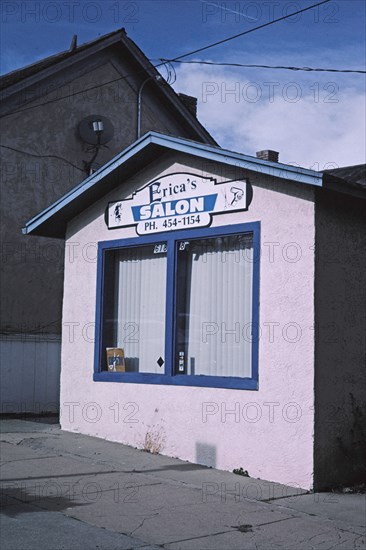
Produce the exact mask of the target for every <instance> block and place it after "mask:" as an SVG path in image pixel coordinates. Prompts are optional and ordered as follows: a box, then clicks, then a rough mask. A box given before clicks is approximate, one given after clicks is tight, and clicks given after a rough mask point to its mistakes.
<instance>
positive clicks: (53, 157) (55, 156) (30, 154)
mask: <svg viewBox="0 0 366 550" xmlns="http://www.w3.org/2000/svg"><path fill="white" fill-rule="evenodd" d="M0 147H1V148H2V149H9V150H10V151H14V152H15V153H21V154H22V155H29V156H30V157H35V158H40V159H43V158H51V159H57V160H62V161H63V162H66V163H67V164H70V166H72V167H73V168H76V170H80V172H84V170H83V169H82V168H80V167H79V166H76V164H73V163H72V162H70V161H69V160H67V159H65V158H63V157H59V156H57V155H36V154H34V153H30V152H29V151H21V150H20V149H15V148H14V147H9V146H8V145H0Z"/></svg>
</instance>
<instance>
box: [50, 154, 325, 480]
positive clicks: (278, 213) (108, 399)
mask: <svg viewBox="0 0 366 550" xmlns="http://www.w3.org/2000/svg"><path fill="white" fill-rule="evenodd" d="M187 159H188V157H186V158H185V160H183V158H182V157H176V159H175V160H176V163H175V164H174V165H172V162H173V159H172V160H171V161H165V163H164V165H162V164H160V165H159V164H158V163H156V165H155V166H152V167H150V168H149V170H148V171H146V172H145V173H144V172H141V173H140V174H139V175H138V177H136V176H135V178H134V181H129V182H125V183H124V184H123V186H121V187H120V188H119V189H118V190H116V191H114V192H113V193H111V194H110V195H108V196H106V197H105V199H103V200H102V201H99V202H98V203H96V204H95V205H93V206H92V207H91V208H89V209H88V210H86V211H85V212H83V213H82V214H81V215H80V216H78V217H77V218H76V219H74V220H73V222H72V223H70V224H69V228H68V235H67V244H66V257H65V286H64V304H63V335H62V371H61V405H60V406H61V425H62V428H63V429H64V430H69V431H73V432H81V433H85V434H89V435H93V436H97V437H102V438H106V439H109V440H112V441H118V442H121V443H126V444H128V445H132V446H134V447H139V448H143V447H144V444H145V438H146V436H147V434H148V435H150V437H151V438H152V440H153V441H155V443H156V447H157V449H158V450H159V451H160V452H161V453H162V454H166V455H169V456H173V457H179V458H181V459H184V460H188V461H190V462H201V463H206V464H208V465H212V466H215V467H217V468H219V469H223V470H232V469H233V468H239V467H242V468H244V469H245V470H248V472H249V475H250V476H251V477H253V478H262V479H267V480H270V481H277V482H281V483H285V484H289V485H295V486H296V485H298V486H300V487H302V488H305V489H309V488H311V486H312V482H313V431H314V330H313V325H314V242H315V240H314V239H315V235H314V197H313V190H312V189H311V188H310V187H307V186H305V185H300V184H294V183H289V182H285V181H282V180H278V179H277V180H275V179H274V178H270V177H268V176H262V175H260V174H250V173H247V174H245V172H244V173H243V175H247V176H249V177H250V180H251V182H252V184H253V187H254V195H253V201H252V204H251V205H250V207H249V211H248V212H241V213H236V214H230V215H229V214H226V215H219V216H216V217H214V223H213V225H215V226H218V225H221V224H225V225H227V224H237V223H245V222H250V221H260V222H261V253H262V256H261V265H260V327H261V338H260V344H259V390H258V391H252V390H231V389H217V388H198V387H173V386H155V385H139V384H124V383H104V382H93V380H92V375H93V359H94V358H93V353H94V344H93V340H94V321H95V296H96V258H95V257H96V243H97V242H98V241H102V240H113V239H121V238H125V237H131V236H135V233H134V229H133V228H128V229H120V230H113V231H108V229H107V227H106V225H105V223H104V211H105V207H106V205H107V202H108V201H109V200H117V199H121V198H124V197H125V196H128V194H129V193H130V192H131V191H132V189H134V186H135V185H137V182H138V185H141V186H142V185H144V184H146V183H147V182H148V181H149V180H150V179H152V178H153V177H155V176H156V175H157V174H159V173H169V172H174V171H184V170H186V169H188V171H190V172H192V171H194V172H197V173H200V174H201V175H202V171H200V170H199V169H198V163H197V161H196V160H195V159H188V160H187ZM178 161H179V162H178ZM183 162H184V164H182V163H183ZM192 167H193V168H192ZM213 174H214V172H213ZM229 411H234V413H233V414H230V412H229ZM209 413H211V414H209Z"/></svg>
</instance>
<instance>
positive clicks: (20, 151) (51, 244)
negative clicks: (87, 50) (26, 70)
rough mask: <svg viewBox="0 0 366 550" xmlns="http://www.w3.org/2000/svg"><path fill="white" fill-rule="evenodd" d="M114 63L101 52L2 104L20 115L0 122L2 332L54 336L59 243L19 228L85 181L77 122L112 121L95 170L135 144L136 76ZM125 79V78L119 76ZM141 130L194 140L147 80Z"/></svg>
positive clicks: (84, 148) (114, 57)
mask: <svg viewBox="0 0 366 550" xmlns="http://www.w3.org/2000/svg"><path fill="white" fill-rule="evenodd" d="M121 59H122V55H118V54H117V53H116V52H115V51H114V50H113V49H112V50H109V51H101V52H99V54H96V55H94V56H92V57H91V58H89V59H87V60H83V61H80V62H79V63H77V64H76V65H73V66H71V67H68V68H67V69H65V70H64V71H60V72H59V73H57V74H56V75H54V76H49V77H48V78H45V79H44V80H42V81H40V82H38V83H37V84H35V85H34V86H33V87H30V88H25V89H21V90H20V92H19V93H18V94H16V96H15V97H14V98H13V99H9V100H7V101H4V102H3V103H4V112H5V113H6V112H7V111H9V109H10V110H11V111H16V110H18V109H19V110H20V112H18V113H14V114H11V115H9V116H5V117H4V118H2V122H1V146H2V147H0V158H1V162H2V173H1V201H0V204H1V217H0V219H1V222H0V227H1V235H2V246H1V266H0V270H1V273H0V274H1V286H0V299H1V304H2V312H1V320H0V330H2V331H8V332H15V333H27V332H33V331H35V330H36V329H39V327H42V329H41V330H39V331H38V332H42V333H46V334H47V333H50V334H54V333H60V332H61V331H60V320H61V308H62V286H63V257H64V242H63V241H62V240H59V239H45V238H42V237H34V236H32V237H28V236H24V235H22V231H21V230H22V227H24V225H25V222H27V221H28V220H29V219H31V218H32V217H33V216H35V215H37V214H39V212H41V211H42V210H43V209H45V208H46V207H48V206H49V205H50V204H52V203H53V202H54V201H56V200H57V199H59V198H60V197H62V196H63V195H64V194H65V193H66V192H67V191H69V190H70V189H72V188H73V187H74V186H75V185H76V184H77V183H79V182H81V181H82V180H83V179H85V178H86V177H87V174H86V172H85V170H84V163H83V161H89V160H90V159H91V158H92V157H93V153H94V152H93V150H90V149H91V148H90V145H88V144H86V143H84V142H83V141H82V140H81V138H80V136H79V133H78V125H79V123H80V121H81V120H82V119H83V118H85V117H87V116H89V115H92V114H97V115H103V116H105V117H107V118H109V120H110V121H111V122H112V123H113V126H114V136H113V139H112V140H111V141H110V142H109V143H108V144H107V145H108V147H102V148H101V150H100V153H99V154H98V157H97V159H96V161H95V162H97V163H99V164H100V165H103V164H104V163H105V162H107V161H108V160H110V159H111V158H113V157H114V156H115V155H117V154H118V153H120V152H121V151H122V150H124V149H125V148H126V147H127V146H128V145H130V144H131V143H132V142H134V141H135V140H136V138H137V91H138V88H139V86H140V83H141V79H142V78H143V76H142V75H141V74H140V73H138V72H137V73H136V69H135V68H134V67H133V66H132V65H131V62H128V60H127V59H123V62H122V61H121ZM134 73H136V74H135V76H133V74H134ZM125 74H130V75H131V76H130V77H129V78H128V79H126V78H121V75H125ZM109 81H113V82H112V83H111V84H109V85H106V86H102V87H100V88H95V89H93V90H89V91H87V92H83V93H80V92H82V91H83V90H88V89H89V88H93V87H96V86H97V85H99V84H102V83H105V82H109ZM62 98H63V99H62ZM55 100H57V101H55ZM43 103H45V105H44V106H42V107H37V105H39V104H43ZM141 130H142V134H143V133H145V132H147V131H149V130H155V131H160V132H165V133H167V134H173V135H178V136H181V137H188V138H192V137H196V134H193V131H192V132H190V130H189V129H187V127H186V126H184V127H183V122H182V121H180V122H179V121H178V117H177V116H174V113H172V112H169V111H168V110H167V108H166V105H165V104H164V102H163V101H162V100H161V99H158V98H157V96H156V94H155V93H154V90H153V86H152V85H151V83H147V84H146V86H145V88H144V93H143V98H142V128H141Z"/></svg>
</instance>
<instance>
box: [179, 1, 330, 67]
mask: <svg viewBox="0 0 366 550" xmlns="http://www.w3.org/2000/svg"><path fill="white" fill-rule="evenodd" d="M331 1H332V0H322V2H318V3H317V4H312V5H311V6H308V7H307V8H303V9H302V10H298V11H294V12H292V13H289V14H287V15H283V16H282V17H278V18H277V19H273V21H268V22H267V23H263V25H259V26H258V27H253V28H252V29H249V30H247V31H244V32H240V33H239V34H235V35H234V36H229V37H228V38H224V39H223V40H218V42H214V43H213V44H209V45H208V46H203V47H202V48H198V49H197V50H193V51H192V52H188V53H185V54H183V55H178V56H177V57H175V58H174V59H172V61H178V60H179V59H183V57H188V56H189V55H193V54H195V53H199V52H203V51H205V50H208V49H209V48H213V47H214V46H219V45H220V44H225V42H229V41H230V40H234V39H235V38H239V37H240V36H244V35H246V34H249V33H251V32H255V31H258V30H259V29H264V27H268V26H269V25H273V24H274V23H278V22H279V21H283V20H284V19H288V18H289V17H293V16H294V15H298V14H299V13H303V12H304V11H308V10H311V9H313V8H316V7H318V6H321V5H322V4H327V3H328V2H331Z"/></svg>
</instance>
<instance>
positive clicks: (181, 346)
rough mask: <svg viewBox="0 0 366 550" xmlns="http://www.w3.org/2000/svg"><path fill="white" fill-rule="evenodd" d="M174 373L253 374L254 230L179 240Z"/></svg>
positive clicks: (240, 375)
mask: <svg viewBox="0 0 366 550" xmlns="http://www.w3.org/2000/svg"><path fill="white" fill-rule="evenodd" d="M177 254H178V288H177V333H176V355H175V373H176V374H179V373H180V374H189V375H207V376H237V377H251V375H252V361H251V347H252V346H251V332H252V325H251V321H252V288H253V238H252V234H245V235H231V236H225V237H216V238H212V239H200V240H191V241H188V242H187V241H185V242H183V241H182V242H179V243H178V251H177Z"/></svg>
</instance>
